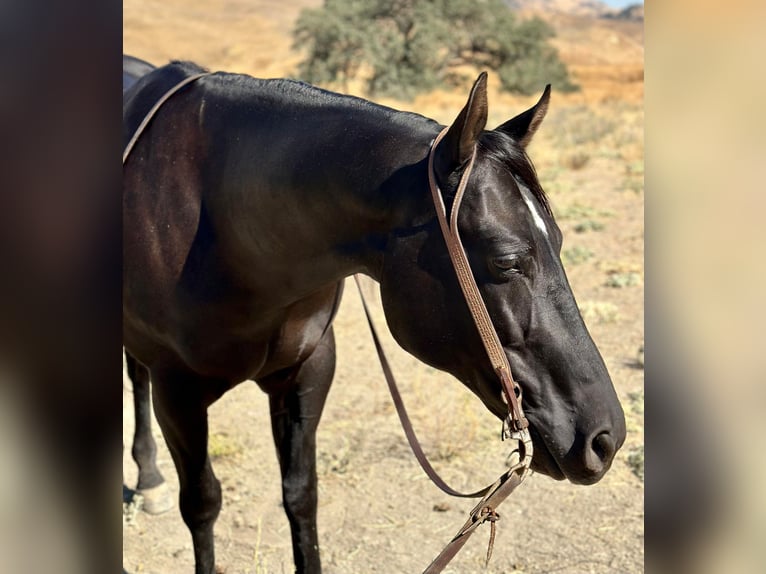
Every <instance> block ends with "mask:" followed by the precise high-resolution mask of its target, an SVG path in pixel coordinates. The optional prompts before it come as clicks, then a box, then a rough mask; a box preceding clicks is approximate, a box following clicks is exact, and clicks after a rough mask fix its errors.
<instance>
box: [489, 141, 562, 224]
mask: <svg viewBox="0 0 766 574" xmlns="http://www.w3.org/2000/svg"><path fill="white" fill-rule="evenodd" d="M478 148H479V150H480V151H482V152H483V153H484V155H485V156H486V157H488V158H489V159H492V160H494V161H496V162H498V163H500V164H501V165H502V166H504V167H505V168H506V169H507V170H508V171H510V172H511V173H512V174H513V175H514V176H516V177H518V178H520V179H521V181H522V182H523V183H524V185H526V186H527V187H528V188H529V190H530V191H531V192H532V195H534V196H535V198H536V199H537V201H539V202H540V205H542V206H543V209H545V211H546V212H547V213H548V215H550V216H551V217H553V211H552V209H551V205H550V203H549V201H548V196H547V195H546V194H545V191H543V187H542V186H541V185H540V182H539V181H538V179H537V171H536V170H535V166H534V165H533V164H532V160H531V159H529V156H528V155H527V153H526V152H525V151H524V149H523V148H522V147H521V146H519V145H518V144H517V143H516V142H515V141H514V140H513V138H511V137H510V136H509V135H507V134H505V133H503V132H499V131H497V130H495V131H485V132H483V133H482V134H481V137H480V138H479V142H478Z"/></svg>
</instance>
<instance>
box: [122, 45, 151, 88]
mask: <svg viewBox="0 0 766 574" xmlns="http://www.w3.org/2000/svg"><path fill="white" fill-rule="evenodd" d="M155 68H156V66H154V65H153V64H150V63H149V62H147V61H145V60H142V59H140V58H136V57H135V56H128V55H127V54H123V55H122V93H123V94H124V93H125V92H126V91H127V90H128V89H129V88H131V87H132V86H133V84H135V83H136V82H137V81H138V79H139V78H141V77H142V76H145V75H146V74H148V73H149V72H151V71H153V70H154V69H155Z"/></svg>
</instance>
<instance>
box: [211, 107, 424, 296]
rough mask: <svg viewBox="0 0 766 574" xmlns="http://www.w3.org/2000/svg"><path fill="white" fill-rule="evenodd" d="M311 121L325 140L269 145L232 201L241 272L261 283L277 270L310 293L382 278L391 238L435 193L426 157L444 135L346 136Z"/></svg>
mask: <svg viewBox="0 0 766 574" xmlns="http://www.w3.org/2000/svg"><path fill="white" fill-rule="evenodd" d="M407 116H410V115H409V114H407ZM373 119H374V118H373ZM312 121H313V122H314V123H315V125H309V126H305V125H304V130H305V133H308V134H317V135H316V136H314V137H311V138H293V139H292V140H291V142H290V144H289V146H286V147H285V146H274V145H273V141H272V142H268V143H266V144H265V148H264V149H266V150H267V151H266V153H265V154H264V155H263V157H262V158H260V159H259V162H258V164H257V165H255V164H252V165H251V166H249V168H248V169H249V176H248V178H247V179H248V180H249V181H250V182H251V184H250V185H248V186H247V187H246V188H245V187H240V188H239V190H238V191H236V192H235V193H229V194H227V195H228V197H229V198H230V199H231V203H230V205H229V206H228V207H227V208H226V209H225V211H227V212H228V214H229V216H228V217H227V221H225V223H224V225H225V226H228V227H230V228H232V232H227V233H228V235H229V236H230V237H234V240H235V241H237V242H238V247H237V251H239V254H240V255H241V257H239V259H240V265H241V266H244V265H245V264H246V263H245V262H249V268H250V270H251V271H250V273H252V279H253V280H254V281H260V280H262V279H261V278H260V277H257V275H258V274H259V271H258V269H259V267H260V269H263V268H269V269H274V270H275V273H276V274H277V275H279V276H280V277H281V281H282V282H283V284H289V285H292V284H295V283H297V282H300V285H301V289H302V290H304V291H310V290H311V289H313V288H318V287H321V286H322V285H324V284H327V283H329V282H332V281H335V280H340V279H342V278H344V277H347V276H349V275H351V274H354V273H358V272H362V273H365V274H367V275H370V276H372V277H373V278H375V279H377V278H378V277H379V274H380V269H381V266H382V261H383V254H384V250H385V244H386V240H387V238H388V236H389V235H390V234H391V233H392V232H393V231H394V230H396V229H398V228H401V227H403V226H406V225H407V224H408V222H409V221H411V220H412V219H413V212H414V211H415V210H417V209H419V207H418V206H419V205H420V203H422V199H419V198H422V197H425V195H426V193H427V189H428V188H427V178H426V170H425V157H426V155H427V153H428V148H429V144H430V140H431V138H432V137H433V134H434V133H435V132H436V131H437V129H438V128H437V126H436V124H435V123H433V122H430V121H426V120H424V119H423V120H422V121H420V122H418V120H417V118H415V117H412V122H413V123H414V124H415V126H414V129H413V127H410V126H408V125H407V124H408V121H409V119H408V118H404V121H400V122H398V123H397V122H394V123H391V122H389V123H380V122H377V123H376V122H375V121H368V122H366V125H365V122H362V125H347V126H345V127H344V128H343V129H342V130H341V129H339V128H338V127H337V126H336V127H334V126H332V125H330V126H328V124H327V123H326V122H325V123H324V124H323V123H322V121H321V118H320V119H319V121H317V119H313V118H307V122H312ZM376 125H377V126H378V127H377V129H375V126H376ZM269 144H271V145H269ZM275 147H279V152H278V153H275V154H273V156H272V155H271V154H270V151H269V150H270V149H273V148H275ZM240 179H241V178H240ZM232 223H233V225H232ZM261 263H262V264H263V266H261Z"/></svg>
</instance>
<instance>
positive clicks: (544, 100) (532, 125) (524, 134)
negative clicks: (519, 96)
mask: <svg viewBox="0 0 766 574" xmlns="http://www.w3.org/2000/svg"><path fill="white" fill-rule="evenodd" d="M550 99H551V85H550V84H548V85H547V86H545V90H544V91H543V95H542V96H541V97H540V100H539V101H538V102H537V103H536V104H535V105H534V106H532V107H531V108H529V109H528V110H527V111H526V112H523V113H521V114H519V115H518V116H516V117H515V118H512V119H510V120H508V121H507V122H505V123H504V124H503V125H500V126H497V127H496V128H495V130H497V131H499V132H503V133H505V134H507V135H509V136H511V137H512V138H513V139H514V140H515V141H516V143H517V144H519V145H520V146H521V147H523V148H524V147H527V145H529V142H531V141H532V136H534V135H535V132H536V131H537V128H539V127H540V124H541V123H543V118H544V117H545V114H546V112H547V111H548V102H549V101H550Z"/></svg>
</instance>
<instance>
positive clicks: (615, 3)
mask: <svg viewBox="0 0 766 574" xmlns="http://www.w3.org/2000/svg"><path fill="white" fill-rule="evenodd" d="M601 1H602V2H603V3H604V4H607V5H609V6H611V7H612V8H625V7H626V6H630V5H631V4H643V3H644V0H601Z"/></svg>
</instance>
